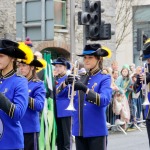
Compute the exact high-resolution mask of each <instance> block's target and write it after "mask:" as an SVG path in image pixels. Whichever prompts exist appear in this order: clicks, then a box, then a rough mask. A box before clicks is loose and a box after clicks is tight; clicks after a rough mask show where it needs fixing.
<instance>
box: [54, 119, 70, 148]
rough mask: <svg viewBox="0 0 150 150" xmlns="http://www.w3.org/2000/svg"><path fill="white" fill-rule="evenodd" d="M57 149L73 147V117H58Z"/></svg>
mask: <svg viewBox="0 0 150 150" xmlns="http://www.w3.org/2000/svg"><path fill="white" fill-rule="evenodd" d="M57 149H58V150H70V149H71V117H63V118H57Z"/></svg>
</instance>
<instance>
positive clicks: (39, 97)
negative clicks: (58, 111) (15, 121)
mask: <svg viewBox="0 0 150 150" xmlns="http://www.w3.org/2000/svg"><path fill="white" fill-rule="evenodd" d="M37 67H40V68H44V67H46V62H45V60H43V59H42V58H37V57H36V56H34V59H33V60H32V62H31V63H30V64H26V61H25V60H18V68H19V71H20V73H21V74H22V75H24V76H25V77H26V78H27V79H28V88H29V89H28V91H29V97H28V107H27V110H26V113H25V115H24V117H23V118H22V119H21V126H22V128H23V133H24V149H25V150H28V149H35V150H37V149H38V133H39V132H40V117H39V113H40V112H41V111H42V110H43V108H44V101H45V96H46V90H45V86H44V83H43V81H41V80H39V79H38V78H37V77H36V69H37Z"/></svg>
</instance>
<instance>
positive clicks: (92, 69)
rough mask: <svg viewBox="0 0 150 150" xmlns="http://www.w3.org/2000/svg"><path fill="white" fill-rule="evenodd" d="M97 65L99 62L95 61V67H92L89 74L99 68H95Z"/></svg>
mask: <svg viewBox="0 0 150 150" xmlns="http://www.w3.org/2000/svg"><path fill="white" fill-rule="evenodd" d="M98 63H99V60H97V62H96V64H95V66H94V67H93V68H91V69H90V72H93V71H95V70H96V69H98V68H99V66H98V68H97V64H98Z"/></svg>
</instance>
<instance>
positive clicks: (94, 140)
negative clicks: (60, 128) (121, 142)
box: [75, 136, 107, 150]
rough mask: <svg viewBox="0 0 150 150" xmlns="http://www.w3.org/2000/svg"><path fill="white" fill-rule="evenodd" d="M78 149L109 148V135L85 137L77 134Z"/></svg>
mask: <svg viewBox="0 0 150 150" xmlns="http://www.w3.org/2000/svg"><path fill="white" fill-rule="evenodd" d="M75 140H76V150H107V136H98V137H89V138H83V137H82V136H76V137H75Z"/></svg>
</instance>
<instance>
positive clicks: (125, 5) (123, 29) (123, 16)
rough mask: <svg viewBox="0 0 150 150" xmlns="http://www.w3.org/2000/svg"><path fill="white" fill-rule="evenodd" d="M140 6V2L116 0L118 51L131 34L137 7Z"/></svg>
mask: <svg viewBox="0 0 150 150" xmlns="http://www.w3.org/2000/svg"><path fill="white" fill-rule="evenodd" d="M139 4H140V0H138V1H136V0H116V29H117V30H116V50H117V49H118V47H119V46H120V45H121V44H122V42H123V41H124V40H125V38H126V37H127V36H128V35H129V34H130V33H131V31H132V30H131V27H130V25H131V23H132V20H133V18H134V15H135V12H136V9H134V11H133V10H132V7H133V6H134V7H136V6H138V5H139Z"/></svg>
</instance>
